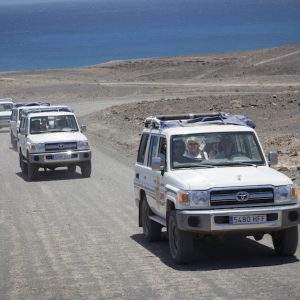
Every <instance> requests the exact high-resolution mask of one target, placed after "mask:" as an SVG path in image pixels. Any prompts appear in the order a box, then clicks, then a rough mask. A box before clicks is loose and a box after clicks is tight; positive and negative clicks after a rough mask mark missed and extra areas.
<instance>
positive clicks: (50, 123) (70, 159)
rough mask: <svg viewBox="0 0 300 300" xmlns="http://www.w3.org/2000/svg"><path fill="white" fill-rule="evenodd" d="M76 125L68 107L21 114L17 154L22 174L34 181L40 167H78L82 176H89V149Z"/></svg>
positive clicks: (74, 168)
mask: <svg viewBox="0 0 300 300" xmlns="http://www.w3.org/2000/svg"><path fill="white" fill-rule="evenodd" d="M85 130H86V126H84V125H83V126H81V128H80V127H79V125H78V122H77V119H76V117H75V114H74V113H73V112H72V111H71V110H70V109H68V108H67V107H51V106H50V107H48V108H36V109H34V108H32V109H29V110H26V111H23V114H22V118H21V123H20V129H19V135H18V136H19V138H18V151H19V160H20V167H21V169H22V173H23V174H24V175H27V176H28V179H29V180H33V179H35V178H36V177H37V175H38V170H39V168H44V169H45V170H46V169H50V170H54V169H55V168H57V167H67V168H68V171H69V172H75V171H76V166H79V167H80V168H81V174H82V176H83V177H90V175H91V155H92V154H91V150H90V145H89V142H88V139H87V138H86V136H85V135H84V134H82V131H85Z"/></svg>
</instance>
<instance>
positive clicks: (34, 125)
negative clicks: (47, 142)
mask: <svg viewBox="0 0 300 300" xmlns="http://www.w3.org/2000/svg"><path fill="white" fill-rule="evenodd" d="M30 131H31V132H33V133H34V132H40V131H41V123H40V120H32V121H31V129H30Z"/></svg>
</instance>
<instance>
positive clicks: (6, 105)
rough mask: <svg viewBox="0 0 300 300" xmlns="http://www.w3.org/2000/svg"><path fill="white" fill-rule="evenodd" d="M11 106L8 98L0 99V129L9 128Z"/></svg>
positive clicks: (11, 103)
mask: <svg viewBox="0 0 300 300" xmlns="http://www.w3.org/2000/svg"><path fill="white" fill-rule="evenodd" d="M13 104H14V102H13V100H12V99H10V98H5V99H0V128H2V127H9V124H10V117H11V112H12V108H13Z"/></svg>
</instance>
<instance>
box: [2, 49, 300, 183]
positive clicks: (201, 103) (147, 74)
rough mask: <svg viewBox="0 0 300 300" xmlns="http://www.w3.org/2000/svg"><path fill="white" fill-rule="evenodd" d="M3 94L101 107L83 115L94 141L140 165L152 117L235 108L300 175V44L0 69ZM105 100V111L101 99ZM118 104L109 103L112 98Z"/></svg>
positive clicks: (287, 166)
mask: <svg viewBox="0 0 300 300" xmlns="http://www.w3.org/2000/svg"><path fill="white" fill-rule="evenodd" d="M0 90H1V98H4V97H11V98H14V99H16V100H20V101H21V100H22V101H24V100H25V101H31V100H34V101H37V100H47V101H50V102H51V103H64V104H71V105H74V104H76V103H79V104H81V105H83V106H84V104H85V103H87V104H89V105H90V106H92V107H93V106H94V107H95V109H92V110H91V111H93V112H92V113H91V111H89V112H88V111H87V114H85V116H82V118H81V120H82V121H84V122H85V123H86V124H87V125H88V128H89V131H88V132H89V135H90V136H91V138H92V140H93V142H94V144H98V143H99V144H101V145H102V147H104V148H106V149H107V150H108V151H109V152H112V153H116V152H117V153H119V155H118V157H119V158H121V159H126V162H127V163H128V164H133V163H134V160H135V155H136V151H137V147H138V141H139V136H140V133H141V131H142V128H143V120H144V119H145V118H146V117H147V116H149V115H156V114H173V113H195V112H196V113H199V112H218V111H223V112H228V113H233V114H242V115H246V116H248V117H249V118H251V119H253V120H254V121H255V122H256V124H257V128H256V130H257V132H258V134H259V136H260V138H261V141H262V143H263V146H264V149H265V151H266V152H267V151H269V150H272V149H277V150H279V151H280V154H281V155H280V161H279V165H278V166H277V168H278V169H280V170H282V171H283V172H285V173H286V174H288V175H289V176H291V177H293V178H294V177H299V173H300V46H298V45H295V46H286V47H278V48H272V49H260V50H256V51H243V52H236V53H225V54H217V55H199V56H189V57H165V58H153V59H136V60H129V61H113V62H108V63H105V64H100V65H95V66H90V67H86V68H81V69H65V70H64V69H61V70H47V71H31V72H11V73H0ZM100 101H102V102H103V103H106V105H105V107H107V108H106V109H104V110H103V109H102V110H100V111H99V110H98V109H97V108H96V107H97V105H96V104H97V103H99V102H100ZM114 103H118V104H119V105H114V106H112V107H109V106H110V105H111V104H114Z"/></svg>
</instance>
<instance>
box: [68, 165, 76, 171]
mask: <svg viewBox="0 0 300 300" xmlns="http://www.w3.org/2000/svg"><path fill="white" fill-rule="evenodd" d="M68 172H69V173H75V172H76V165H74V166H73V165H72V166H68Z"/></svg>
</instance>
